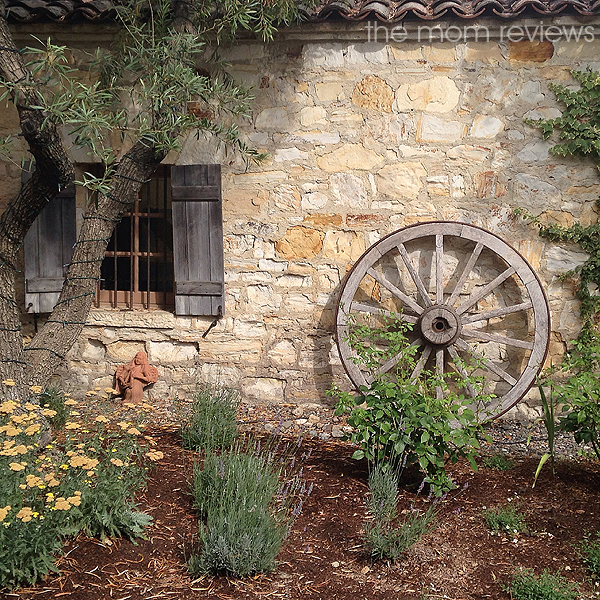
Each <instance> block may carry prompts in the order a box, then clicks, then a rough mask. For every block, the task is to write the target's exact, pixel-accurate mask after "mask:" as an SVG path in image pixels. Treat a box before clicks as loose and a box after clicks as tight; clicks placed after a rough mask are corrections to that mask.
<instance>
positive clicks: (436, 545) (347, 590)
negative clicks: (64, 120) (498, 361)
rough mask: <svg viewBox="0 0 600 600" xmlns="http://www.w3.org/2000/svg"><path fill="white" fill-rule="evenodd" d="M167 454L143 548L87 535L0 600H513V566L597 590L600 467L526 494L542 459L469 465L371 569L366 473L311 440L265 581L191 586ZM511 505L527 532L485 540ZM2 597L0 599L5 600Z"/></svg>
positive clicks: (175, 479) (337, 449)
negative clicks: (297, 504)
mask: <svg viewBox="0 0 600 600" xmlns="http://www.w3.org/2000/svg"><path fill="white" fill-rule="evenodd" d="M153 435H154V437H155V439H156V441H157V446H156V448H157V449H160V450H162V451H163V452H164V454H165V458H164V459H163V460H162V461H160V463H158V464H157V465H156V467H155V468H154V469H153V471H152V472H151V474H150V479H149V482H148V489H147V491H146V492H145V493H144V494H143V495H142V496H140V498H139V505H140V509H141V510H144V511H146V512H148V513H149V514H151V515H152V516H153V517H154V522H153V525H152V526H151V527H150V529H149V531H148V539H147V540H139V541H138V542H137V544H134V543H132V542H128V541H124V540H120V539H112V540H105V542H104V543H102V542H100V541H98V540H93V539H89V538H86V537H83V536H80V537H78V538H77V539H75V540H74V541H72V542H71V543H69V544H68V546H67V547H66V549H65V554H64V556H63V557H61V558H60V560H59V561H58V566H59V568H60V570H61V572H60V574H59V575H54V576H49V577H47V578H46V580H45V581H44V582H43V583H42V584H41V585H39V586H37V587H36V588H32V589H27V590H20V591H18V592H15V593H7V594H5V595H4V597H5V598H20V599H23V600H25V599H30V598H31V599H33V598H39V599H41V600H44V599H46V598H48V599H50V598H65V599H66V600H95V599H105V598H106V599H108V598H114V599H115V600H151V599H154V598H161V599H183V598H186V599H187V598H190V599H196V598H212V597H214V598H222V599H233V600H239V599H242V598H256V599H258V598H286V599H289V600H297V599H301V598H302V599H305V598H314V599H340V600H360V599H363V598H364V599H368V600H378V599H382V600H383V599H386V600H392V599H393V600H398V599H405V598H406V599H408V598H410V599H415V600H416V599H421V598H424V597H425V596H427V597H428V598H440V599H441V598H448V599H455V600H464V599H483V598H492V599H503V600H504V599H508V597H509V596H508V595H507V593H506V592H504V591H503V588H502V586H503V585H506V583H507V582H508V581H509V580H510V578H511V575H512V574H513V573H514V572H515V571H516V570H517V569H519V568H520V567H529V568H533V569H535V571H536V572H538V573H539V572H540V571H541V570H542V569H544V568H548V569H550V570H551V571H553V572H556V571H558V570H561V572H562V574H563V575H564V576H566V577H567V578H568V579H571V580H573V581H577V582H579V583H580V584H581V592H582V593H581V597H584V596H586V597H596V594H595V592H594V590H595V589H598V588H595V587H594V585H593V582H591V581H590V580H589V577H588V574H587V572H586V570H585V568H584V566H583V564H582V562H581V560H580V559H579V558H578V556H577V554H576V552H575V550H574V548H573V544H574V543H576V542H577V541H579V540H581V538H582V536H583V535H584V533H585V532H586V531H588V530H593V531H596V530H597V529H600V498H599V495H598V492H599V491H600V465H599V464H598V463H597V462H591V461H587V460H575V459H570V460H569V461H559V463H558V465H557V470H556V475H555V476H553V475H552V472H551V470H550V468H549V467H546V468H545V469H544V470H543V471H542V475H541V477H540V479H539V481H538V484H537V486H536V487H535V488H532V487H531V483H532V481H533V474H534V472H535V468H536V466H537V462H538V459H537V457H530V456H518V455H515V467H514V468H513V469H511V470H509V471H503V472H502V471H497V470H493V469H490V468H480V469H479V471H478V472H476V473H473V472H472V471H471V470H470V468H469V467H468V465H466V464H463V463H458V464H457V465H455V466H454V467H453V468H452V474H453V477H454V479H455V481H456V483H457V489H456V490H454V491H453V492H451V493H449V494H448V496H447V497H446V498H445V499H444V500H443V501H442V502H440V503H439V505H438V507H439V514H438V517H437V520H436V526H435V528H434V529H433V530H432V531H431V532H430V533H429V534H427V535H426V536H425V537H424V538H423V539H422V540H421V541H419V542H418V543H417V544H416V545H415V546H413V548H412V549H411V550H409V551H408V552H407V553H406V556H405V558H404V559H403V560H402V561H400V562H398V563H397V564H389V563H386V562H373V561H372V560H371V559H370V558H369V557H368V556H366V554H365V552H364V548H363V544H362V539H361V524H362V521H363V519H364V517H365V502H364V500H365V493H366V491H367V486H366V479H367V467H366V464H365V463H364V462H356V461H353V460H352V459H350V458H349V457H350V455H351V453H352V448H351V447H350V446H349V445H348V444H347V443H344V442H340V441H336V440H321V439H318V438H309V439H307V440H305V441H304V442H303V444H304V447H305V448H306V447H307V446H310V447H312V454H311V456H310V458H308V459H306V460H305V461H304V464H303V475H304V478H305V479H306V480H307V482H309V483H313V484H314V485H313V492H312V494H311V496H309V497H308V498H307V499H306V502H305V504H304V508H303V512H302V513H301V515H300V516H299V518H298V519H297V521H296V522H295V524H294V527H293V530H292V533H291V535H290V537H289V539H288V540H287V542H286V544H285V546H284V548H283V550H282V551H281V553H280V555H279V557H278V559H279V565H278V568H277V569H276V570H275V571H274V572H272V573H267V574H262V575H257V576H255V577H250V578H248V579H245V580H241V581H240V580H235V579H228V578H225V577H203V578H201V579H196V580H193V579H192V578H191V577H190V576H189V574H188V573H187V570H186V567H185V564H186V560H187V559H188V558H189V556H190V555H191V554H192V553H193V552H194V550H195V542H196V532H197V527H198V525H197V521H196V516H195V514H194V511H193V509H192V499H191V496H190V494H189V492H188V480H189V477H190V471H191V465H192V462H193V459H194V455H193V453H191V452H188V451H185V450H182V448H181V445H180V441H179V438H178V435H177V434H176V433H173V432H172V431H171V432H169V431H155V432H154V434H153ZM418 483H419V481H418V479H414V480H413V481H411V480H410V478H408V481H406V482H405V485H404V486H403V488H402V493H401V504H400V506H399V508H400V509H402V510H409V509H410V507H411V506H413V505H414V506H417V507H420V506H426V505H427V500H426V499H425V498H423V497H422V496H420V495H419V496H417V495H416V490H417V487H418ZM509 501H511V502H513V503H516V504H518V506H519V507H520V510H521V511H522V512H523V513H524V514H525V515H526V518H527V522H528V524H529V526H530V530H531V533H530V534H527V535H525V534H514V535H505V536H504V535H492V533H491V532H490V531H489V530H488V529H487V528H486V526H485V524H484V522H483V519H482V509H483V508H484V507H495V506H497V505H505V504H507V503H508V502H509ZM0 596H1V594H0Z"/></svg>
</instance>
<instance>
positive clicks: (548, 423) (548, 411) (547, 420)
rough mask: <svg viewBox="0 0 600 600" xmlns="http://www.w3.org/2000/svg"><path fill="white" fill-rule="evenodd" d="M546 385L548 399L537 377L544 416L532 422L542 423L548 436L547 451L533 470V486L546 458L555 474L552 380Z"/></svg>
mask: <svg viewBox="0 0 600 600" xmlns="http://www.w3.org/2000/svg"><path fill="white" fill-rule="evenodd" d="M546 385H548V389H549V391H550V400H548V397H547V396H546V392H545V391H544V385H543V383H542V382H541V381H540V380H539V379H538V382H537V386H538V389H539V390H540V399H541V401H542V410H543V411H544V416H543V417H540V418H539V419H536V421H534V424H535V423H537V422H540V421H541V422H542V423H543V424H544V427H545V428H546V434H547V436H548V452H545V453H544V454H542V457H541V458H540V462H539V463H538V466H537V469H536V470H535V475H534V477H533V485H532V486H531V487H535V484H536V483H537V480H538V477H539V476H540V472H541V470H542V467H543V466H544V465H545V464H546V461H547V460H548V459H550V463H551V465H552V474H553V475H554V474H555V470H554V455H555V450H554V439H555V436H556V429H557V427H556V421H555V418H554V406H555V402H554V398H553V386H554V382H553V381H552V380H550V379H549V380H547V382H546ZM530 440H531V434H529V436H528V438H527V443H528V444H529V442H530Z"/></svg>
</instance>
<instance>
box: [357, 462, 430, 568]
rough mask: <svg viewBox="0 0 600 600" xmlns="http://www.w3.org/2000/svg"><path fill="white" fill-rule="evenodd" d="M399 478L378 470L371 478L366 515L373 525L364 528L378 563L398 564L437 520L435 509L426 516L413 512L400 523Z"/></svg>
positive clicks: (371, 551) (366, 538)
mask: <svg viewBox="0 0 600 600" xmlns="http://www.w3.org/2000/svg"><path fill="white" fill-rule="evenodd" d="M397 505H398V477H397V475H396V474H395V473H394V472H393V471H391V470H389V469H387V470H385V469H382V468H381V467H376V468H375V469H373V470H372V471H371V473H370V474H369V496H368V498H367V512H368V513H369V514H370V515H371V517H372V518H373V521H372V522H367V523H365V524H364V526H363V529H364V540H365V546H366V549H367V550H368V552H369V553H370V555H371V556H372V557H373V558H374V559H376V560H384V559H387V560H391V561H392V562H395V561H397V560H398V559H399V558H401V556H402V555H403V554H404V553H405V552H406V551H407V550H408V549H409V548H410V547H411V546H413V545H414V544H415V543H416V542H417V541H419V540H420V539H421V537H422V536H423V535H424V534H425V533H426V532H427V531H429V530H430V529H431V526H432V524H433V521H434V519H435V516H436V511H435V508H434V505H433V504H431V505H430V506H429V507H428V508H427V510H426V511H425V512H423V513H422V512H420V511H418V510H411V512H410V513H409V514H408V515H407V516H406V517H405V518H404V519H403V520H402V521H401V522H398V512H397Z"/></svg>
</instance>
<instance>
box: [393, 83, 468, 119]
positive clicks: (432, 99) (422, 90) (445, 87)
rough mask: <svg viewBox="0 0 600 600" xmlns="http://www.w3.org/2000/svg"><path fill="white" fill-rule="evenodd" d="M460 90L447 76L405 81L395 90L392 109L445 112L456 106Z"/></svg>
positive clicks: (399, 110)
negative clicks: (410, 81)
mask: <svg viewBox="0 0 600 600" xmlns="http://www.w3.org/2000/svg"><path fill="white" fill-rule="evenodd" d="M459 100H460V90H459V89H458V88H457V87H456V84H455V83H454V81H452V79H450V78H449V77H444V76H438V77H432V78H431V79H426V80H425V81H420V82H418V83H405V84H404V85H401V86H400V87H399V88H398V90H397V91H396V102H395V104H394V110H396V111H398V112H403V111H410V110H424V111H426V112H435V113H447V112H450V111H452V110H454V109H455V108H456V106H457V105H458V102H459Z"/></svg>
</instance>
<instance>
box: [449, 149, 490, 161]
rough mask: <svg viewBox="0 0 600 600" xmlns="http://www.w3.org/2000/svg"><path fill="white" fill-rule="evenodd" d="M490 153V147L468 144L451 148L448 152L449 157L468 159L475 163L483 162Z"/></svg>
mask: <svg viewBox="0 0 600 600" xmlns="http://www.w3.org/2000/svg"><path fill="white" fill-rule="evenodd" d="M489 155H490V150H489V148H483V147H482V146H467V145H465V144H462V145H460V146H455V147H454V148H450V150H448V152H447V153H446V156H448V158H454V159H462V160H468V161H470V162H474V163H481V162H482V161H484V160H485V159H486V158H488V156H489Z"/></svg>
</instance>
